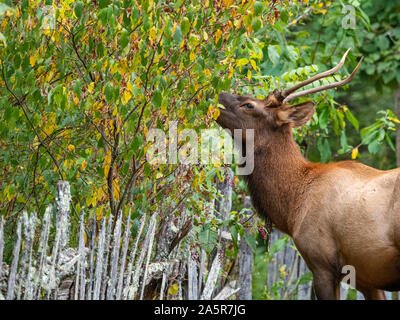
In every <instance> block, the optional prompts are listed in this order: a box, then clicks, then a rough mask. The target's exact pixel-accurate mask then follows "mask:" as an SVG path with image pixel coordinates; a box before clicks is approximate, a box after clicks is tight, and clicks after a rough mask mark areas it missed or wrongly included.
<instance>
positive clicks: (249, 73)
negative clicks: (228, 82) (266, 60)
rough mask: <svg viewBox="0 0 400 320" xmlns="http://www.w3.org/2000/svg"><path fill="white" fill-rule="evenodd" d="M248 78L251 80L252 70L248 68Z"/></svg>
mask: <svg viewBox="0 0 400 320" xmlns="http://www.w3.org/2000/svg"><path fill="white" fill-rule="evenodd" d="M247 78H248V79H249V80H251V71H250V69H249V70H247Z"/></svg>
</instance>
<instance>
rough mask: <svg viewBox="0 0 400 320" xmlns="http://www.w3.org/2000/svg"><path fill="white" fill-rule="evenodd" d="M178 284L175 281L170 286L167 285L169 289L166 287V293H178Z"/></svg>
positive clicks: (172, 294)
mask: <svg viewBox="0 0 400 320" xmlns="http://www.w3.org/2000/svg"><path fill="white" fill-rule="evenodd" d="M178 288H179V287H178V284H177V283H174V284H173V285H172V286H170V287H169V289H168V293H169V294H170V295H171V296H174V295H176V294H177V293H178Z"/></svg>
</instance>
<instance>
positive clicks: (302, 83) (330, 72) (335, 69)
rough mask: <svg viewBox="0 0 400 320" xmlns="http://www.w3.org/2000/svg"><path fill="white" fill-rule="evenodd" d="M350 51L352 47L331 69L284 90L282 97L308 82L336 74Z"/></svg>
mask: <svg viewBox="0 0 400 320" xmlns="http://www.w3.org/2000/svg"><path fill="white" fill-rule="evenodd" d="M349 51H350V48H349V49H347V51H346V52H345V53H344V55H343V57H342V59H340V61H339V63H338V64H337V65H336V66H335V67H333V68H332V69H330V70H327V71H324V72H321V73H318V74H316V75H315V76H313V77H311V78H309V79H306V80H304V81H302V82H300V83H298V84H296V85H294V86H293V87H291V88H288V89H285V90H282V92H281V93H280V95H281V97H283V98H286V97H287V96H288V95H289V94H290V93H292V92H294V91H296V90H297V89H300V88H302V87H304V86H306V85H308V84H310V83H312V82H314V81H316V80H319V79H322V78H325V77H327V76H330V75H332V74H334V73H335V72H336V71H338V70H339V69H340V68H341V67H342V66H343V64H344V61H345V60H346V56H347V54H348V53H349Z"/></svg>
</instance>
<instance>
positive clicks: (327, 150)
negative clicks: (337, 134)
mask: <svg viewBox="0 0 400 320" xmlns="http://www.w3.org/2000/svg"><path fill="white" fill-rule="evenodd" d="M317 147H318V151H319V153H320V155H321V162H323V163H326V162H328V161H329V160H330V159H331V156H332V154H331V147H330V144H329V140H328V139H324V141H323V142H322V139H318V142H317Z"/></svg>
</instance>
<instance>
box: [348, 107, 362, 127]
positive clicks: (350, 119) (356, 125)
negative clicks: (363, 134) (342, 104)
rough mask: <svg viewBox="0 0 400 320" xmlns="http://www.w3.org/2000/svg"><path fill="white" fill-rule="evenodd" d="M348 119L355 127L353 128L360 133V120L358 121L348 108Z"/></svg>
mask: <svg viewBox="0 0 400 320" xmlns="http://www.w3.org/2000/svg"><path fill="white" fill-rule="evenodd" d="M345 114H346V118H347V120H349V122H350V123H351V124H352V125H353V127H354V128H355V129H356V130H357V131H358V129H359V123H358V120H357V119H356V117H355V116H354V115H353V114H352V113H351V111H350V110H349V109H348V108H346V112H345Z"/></svg>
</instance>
